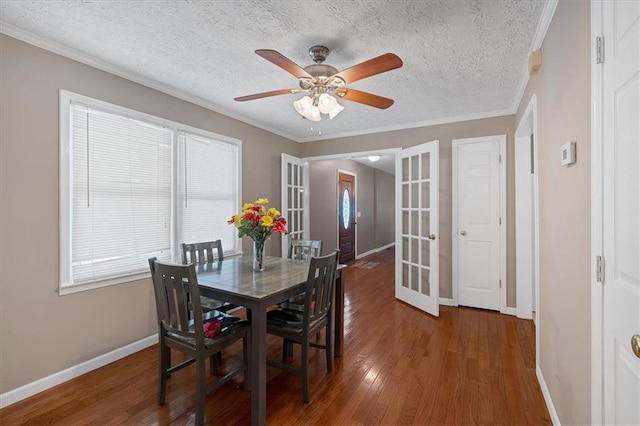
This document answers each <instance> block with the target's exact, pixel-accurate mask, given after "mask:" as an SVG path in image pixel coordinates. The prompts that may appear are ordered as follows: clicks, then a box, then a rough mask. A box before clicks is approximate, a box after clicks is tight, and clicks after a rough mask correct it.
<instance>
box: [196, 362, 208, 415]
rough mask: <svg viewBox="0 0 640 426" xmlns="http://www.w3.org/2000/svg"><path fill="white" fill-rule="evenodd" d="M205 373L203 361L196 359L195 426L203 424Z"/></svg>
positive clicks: (205, 392)
mask: <svg viewBox="0 0 640 426" xmlns="http://www.w3.org/2000/svg"><path fill="white" fill-rule="evenodd" d="M206 372H207V369H206V365H205V359H204V358H203V357H201V356H198V357H197V359H196V425H198V426H200V425H202V424H204V399H205V396H206V394H207V389H206V384H205V374H206Z"/></svg>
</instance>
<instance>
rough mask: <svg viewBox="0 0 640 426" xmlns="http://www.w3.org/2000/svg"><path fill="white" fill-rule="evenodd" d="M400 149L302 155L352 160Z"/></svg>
mask: <svg viewBox="0 0 640 426" xmlns="http://www.w3.org/2000/svg"><path fill="white" fill-rule="evenodd" d="M400 151H402V148H385V149H374V150H369V151H357V152H343V153H340V154H326V155H316V156H313V157H303V158H302V159H303V160H304V161H324V160H352V159H354V158H356V157H367V156H369V155H390V154H394V155H395V154H396V153H397V152H400Z"/></svg>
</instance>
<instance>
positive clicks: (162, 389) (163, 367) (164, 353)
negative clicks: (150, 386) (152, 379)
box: [158, 337, 171, 405]
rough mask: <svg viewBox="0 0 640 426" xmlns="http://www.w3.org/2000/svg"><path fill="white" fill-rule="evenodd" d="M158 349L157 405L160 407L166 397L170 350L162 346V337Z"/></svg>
mask: <svg viewBox="0 0 640 426" xmlns="http://www.w3.org/2000/svg"><path fill="white" fill-rule="evenodd" d="M158 347H159V350H160V353H159V356H160V359H159V360H158V373H159V374H158V405H162V404H164V400H165V397H166V395H167V370H168V369H169V367H170V360H169V356H170V354H171V352H170V351H171V349H169V348H168V347H166V346H165V345H164V344H163V341H162V337H160V342H159V343H158Z"/></svg>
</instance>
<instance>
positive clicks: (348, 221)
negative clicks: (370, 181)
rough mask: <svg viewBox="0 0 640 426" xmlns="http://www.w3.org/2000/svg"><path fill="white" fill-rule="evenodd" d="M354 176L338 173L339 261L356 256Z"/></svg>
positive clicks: (342, 261) (345, 260)
mask: <svg viewBox="0 0 640 426" xmlns="http://www.w3.org/2000/svg"><path fill="white" fill-rule="evenodd" d="M355 187H356V185H355V176H353V175H349V174H346V173H342V172H339V173H338V247H339V248H340V263H344V262H347V261H349V260H352V259H355V257H356V226H355V225H356V220H355V219H356V214H355V207H356V206H355V198H354V194H355Z"/></svg>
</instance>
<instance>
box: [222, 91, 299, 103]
mask: <svg viewBox="0 0 640 426" xmlns="http://www.w3.org/2000/svg"><path fill="white" fill-rule="evenodd" d="M298 92H300V89H280V90H272V91H270V92H262V93H256V94H253V95H247V96H240V97H239V98H234V99H233V100H234V101H238V102H244V101H252V100H254V99H260V98H268V97H269V96H278V95H288V94H290V93H298Z"/></svg>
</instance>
